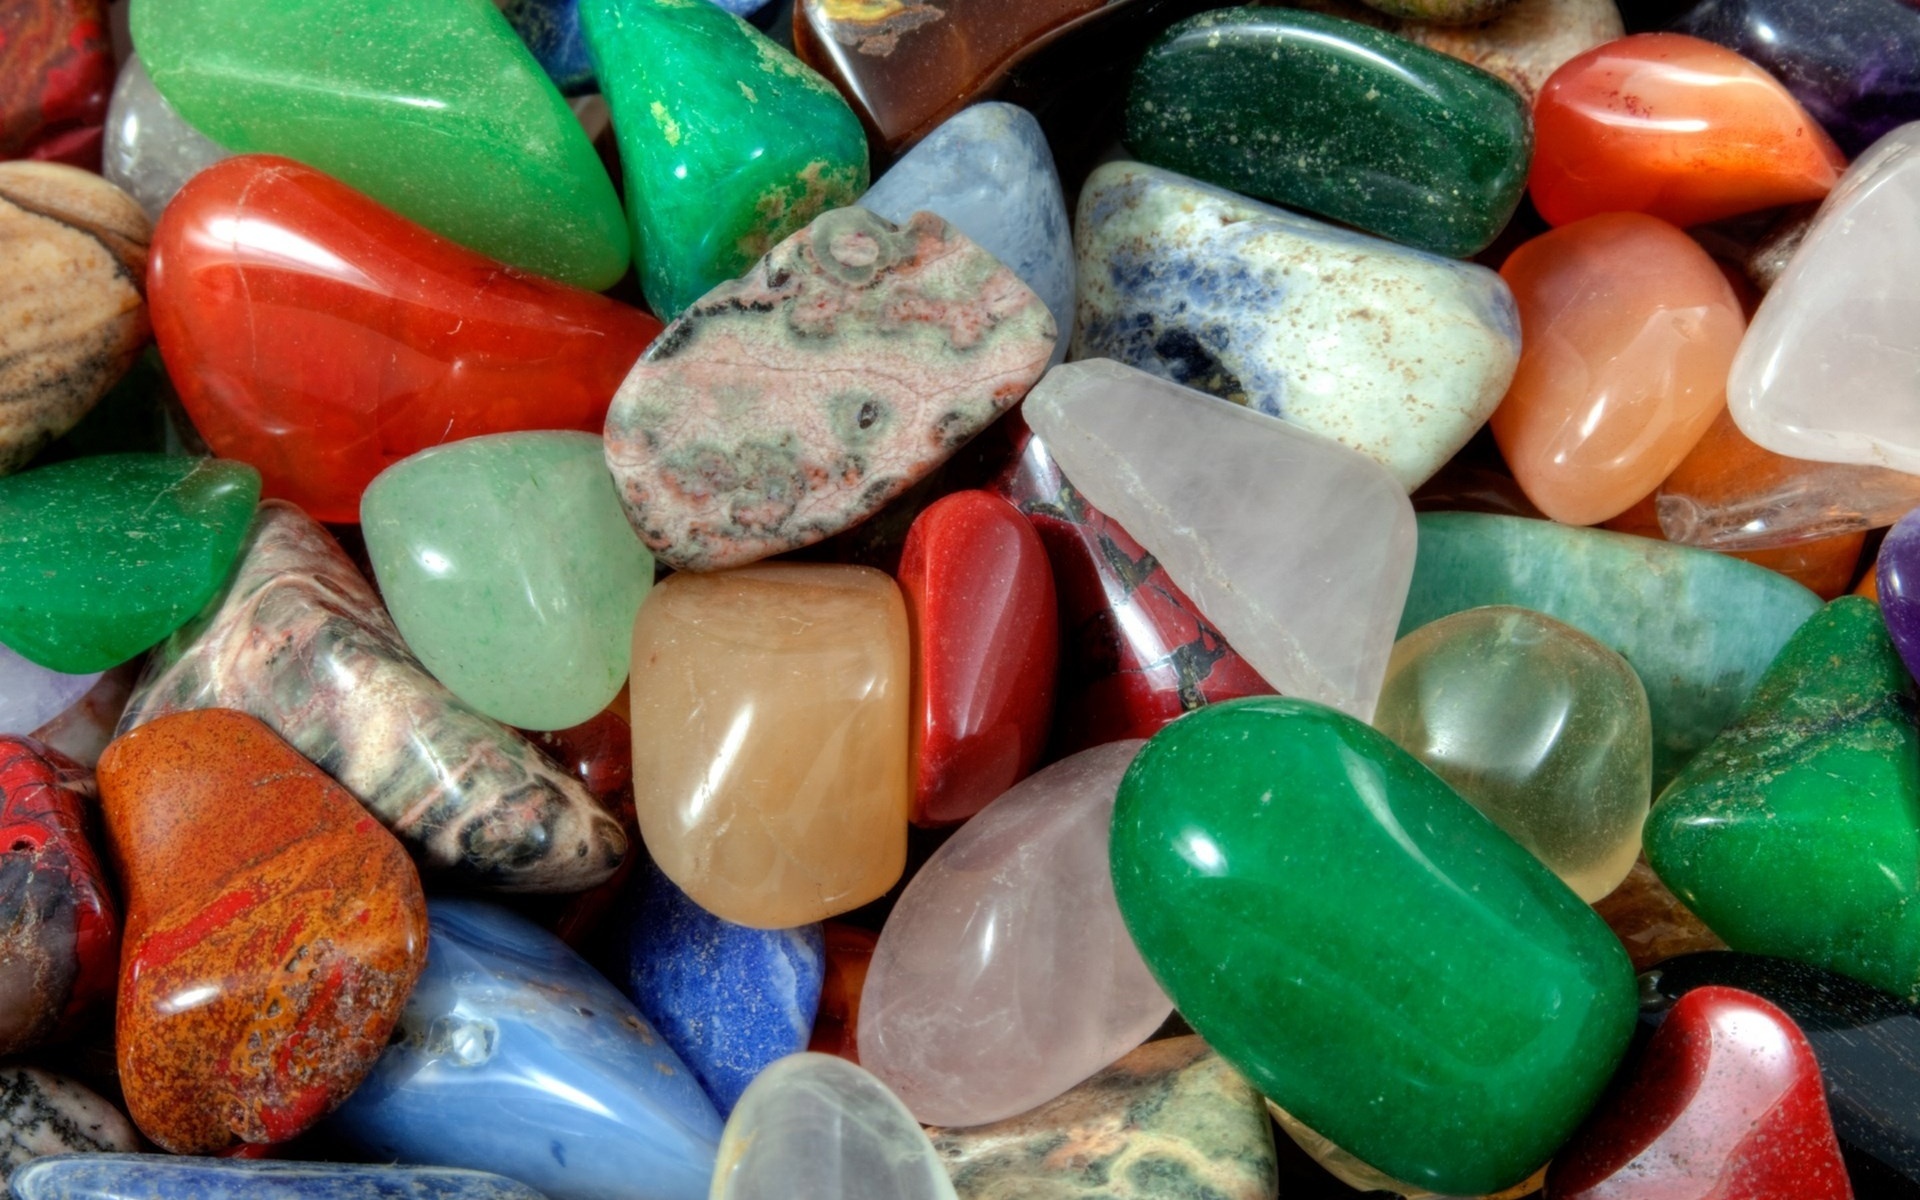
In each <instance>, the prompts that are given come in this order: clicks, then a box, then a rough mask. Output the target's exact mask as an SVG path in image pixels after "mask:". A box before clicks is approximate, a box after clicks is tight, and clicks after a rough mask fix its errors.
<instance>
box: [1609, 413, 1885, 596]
mask: <svg viewBox="0 0 1920 1200" xmlns="http://www.w3.org/2000/svg"><path fill="white" fill-rule="evenodd" d="M1696 448H1697V447H1696ZM1658 500H1659V493H1658V492H1650V493H1648V494H1647V495H1645V496H1643V497H1641V499H1640V502H1639V503H1638V504H1636V505H1634V506H1633V507H1632V508H1629V509H1628V510H1627V511H1626V512H1623V513H1621V514H1620V515H1619V516H1617V517H1615V518H1613V519H1612V520H1610V521H1607V522H1606V523H1605V525H1604V526H1603V528H1606V529H1611V530H1613V531H1615V532H1617V533H1631V534H1633V535H1634V536H1636V537H1643V538H1653V539H1655V540H1657V541H1666V540H1669V539H1668V538H1667V536H1666V533H1665V531H1664V530H1662V529H1661V528H1660V509H1659V504H1658ZM1866 540H1867V535H1866V532H1865V531H1864V530H1860V531H1856V532H1854V533H1838V534H1834V535H1833V536H1831V537H1823V538H1815V539H1814V540H1812V541H1809V542H1793V543H1791V544H1789V545H1785V546H1773V547H1770V548H1768V549H1765V550H1730V551H1722V553H1724V554H1725V555H1726V556H1727V557H1729V558H1737V559H1739V560H1740V561H1741V562H1747V563H1752V564H1753V565H1754V566H1756V567H1765V568H1766V569H1767V570H1769V571H1773V572H1775V573H1777V574H1780V575H1784V576H1786V577H1787V578H1788V579H1791V580H1793V581H1794V582H1795V583H1797V584H1799V585H1800V586H1802V587H1804V588H1806V589H1807V590H1808V591H1810V592H1812V593H1813V594H1814V595H1815V596H1817V597H1819V598H1820V599H1822V600H1831V599H1833V598H1834V597H1836V596H1840V595H1843V594H1845V593H1846V591H1847V590H1848V589H1849V588H1850V587H1851V586H1852V584H1853V573H1854V568H1855V567H1856V566H1858V565H1859V562H1860V551H1861V549H1862V548H1863V547H1864V546H1865V545H1866Z"/></svg>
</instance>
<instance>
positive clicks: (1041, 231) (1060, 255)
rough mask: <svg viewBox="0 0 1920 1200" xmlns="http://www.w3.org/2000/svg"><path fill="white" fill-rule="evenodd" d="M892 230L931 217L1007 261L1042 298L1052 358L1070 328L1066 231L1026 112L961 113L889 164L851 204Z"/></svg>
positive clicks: (1061, 201)
mask: <svg viewBox="0 0 1920 1200" xmlns="http://www.w3.org/2000/svg"><path fill="white" fill-rule="evenodd" d="M857 203H858V204H859V205H860V207H861V208H864V209H867V210H868V211H870V212H874V213H878V214H879V215H880V216H882V217H885V218H886V219H887V220H889V221H892V222H893V223H894V224H895V225H905V224H906V223H907V222H908V221H909V220H911V219H912V218H913V214H914V213H917V212H930V213H933V214H934V215H935V216H938V217H940V218H941V219H942V220H944V221H946V222H947V223H949V224H951V225H952V226H953V227H954V228H955V229H958V230H959V231H960V232H961V233H964V234H966V235H967V237H968V238H970V239H972V240H973V242H974V244H975V245H977V246H979V247H980V248H981V249H982V250H985V251H986V252H987V253H989V254H991V255H993V256H994V257H995V258H997V259H999V260H1000V261H1001V262H1003V263H1005V264H1006V265H1007V266H1008V267H1009V268H1010V269H1011V270H1012V271H1013V273H1014V274H1015V275H1018V276H1019V277H1020V280H1021V282H1022V283H1025V284H1026V285H1027V286H1028V287H1030V288H1032V289H1033V290H1034V292H1035V293H1036V294H1038V295H1039V297H1040V298H1041V299H1042V300H1044V301H1046V304H1047V311H1049V312H1051V313H1052V314H1053V321H1054V324H1055V325H1056V326H1058V327H1059V329H1060V340H1059V341H1058V343H1056V344H1055V346H1054V350H1053V358H1054V361H1055V362H1058V361H1060V360H1061V359H1062V358H1065V357H1066V353H1067V331H1068V330H1070V329H1072V328H1073V280H1074V262H1073V234H1072V233H1071V232H1070V231H1069V230H1068V228H1067V202H1066V198H1065V197H1064V196H1062V195H1061V193H1060V175H1059V172H1058V171H1056V170H1055V169H1054V165H1053V151H1052V150H1051V149H1049V148H1048V146H1047V138H1046V135H1045V134H1044V133H1042V132H1041V129H1040V123H1039V122H1038V121H1036V120H1034V118H1033V114H1032V113H1030V112H1028V111H1027V110H1026V109H1024V108H1021V107H1019V106H1018V105H1015V104H1003V103H1000V102H998V101H990V102H988V103H985V104H975V105H973V106H972V107H970V108H964V109H961V110H960V111H959V112H957V113H955V114H954V115H953V116H951V117H948V118H947V119H946V120H945V121H942V122H941V123H940V125H939V126H938V127H937V128H935V129H934V131H933V132H932V133H930V134H928V135H927V136H926V139H925V140H923V141H922V142H921V143H920V144H919V145H917V146H915V147H914V148H913V149H911V150H909V151H907V152H906V154H904V155H903V156H901V158H900V161H899V162H896V163H894V164H893V166H891V167H889V168H887V173H886V174H884V175H882V176H881V177H880V178H879V179H877V180H875V181H874V184H873V186H872V187H870V188H868V189H867V192H866V194H865V195H863V196H861V197H860V199H859V200H858V201H857Z"/></svg>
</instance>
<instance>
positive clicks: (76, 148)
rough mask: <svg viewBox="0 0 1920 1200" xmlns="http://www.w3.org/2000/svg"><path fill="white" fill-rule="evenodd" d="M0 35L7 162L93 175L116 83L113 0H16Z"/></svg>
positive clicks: (1, 136)
mask: <svg viewBox="0 0 1920 1200" xmlns="http://www.w3.org/2000/svg"><path fill="white" fill-rule="evenodd" d="M4 13H5V34H6V36H5V37H0V159H7V158H28V159H40V160H43V161H47V162H61V163H68V164H70V165H72V166H76V167H84V168H86V169H87V170H90V171H91V170H94V169H95V168H96V167H98V165H99V163H100V119H101V115H102V114H103V113H104V112H106V107H107V89H108V88H110V87H112V86H113V46H112V43H111V42H110V41H109V39H108V37H107V0H9V2H8V4H7V6H6V8H5V10H4Z"/></svg>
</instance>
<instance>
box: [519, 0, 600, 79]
mask: <svg viewBox="0 0 1920 1200" xmlns="http://www.w3.org/2000/svg"><path fill="white" fill-rule="evenodd" d="M500 12H501V15H502V16H504V17H506V18H507V24H509V25H511V26H513V31H514V32H515V33H517V34H519V35H520V40H521V41H523V42H525V43H526V44H527V49H528V50H531V51H532V52H533V57H534V60H535V61H537V62H538V63H539V64H540V69H541V70H543V71H545V72H546V73H547V78H549V79H551V80H553V85H554V86H555V87H557V88H559V89H560V93H561V95H564V96H580V95H584V94H586V93H588V92H592V91H595V90H596V89H597V88H598V86H599V84H598V81H597V80H596V79H595V78H594V76H593V56H592V55H591V54H589V53H588V52H587V35H586V33H585V31H583V30H582V29H581V28H580V0H505V3H503V4H501V5H500Z"/></svg>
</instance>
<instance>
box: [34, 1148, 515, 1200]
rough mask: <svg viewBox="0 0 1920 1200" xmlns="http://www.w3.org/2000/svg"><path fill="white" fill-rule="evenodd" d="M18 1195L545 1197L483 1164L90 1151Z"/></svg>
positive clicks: (131, 1199) (39, 1167) (384, 1199)
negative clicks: (474, 1167) (476, 1167)
mask: <svg viewBox="0 0 1920 1200" xmlns="http://www.w3.org/2000/svg"><path fill="white" fill-rule="evenodd" d="M13 1194H14V1196H15V1200H152V1198H154V1197H160V1196H181V1197H184V1196H191V1197H193V1198H194V1200H542V1198H541V1196H540V1193H538V1192H536V1191H534V1190H533V1189H532V1188H530V1187H528V1186H526V1185H525V1184H523V1183H515V1182H514V1181H513V1180H511V1179H503V1178H502V1177H500V1176H498V1175H489V1174H486V1173H484V1172H481V1171H457V1170H448V1169H446V1168H443V1167H399V1166H360V1165H358V1164H354V1163H310V1162H287V1161H272V1160H269V1161H247V1160H243V1159H225V1158H168V1157H164V1156H161V1155H154V1154H82V1155H74V1156H71V1157H67V1158H60V1159H55V1160H52V1161H49V1162H40V1163H37V1164H35V1165H34V1166H32V1167H30V1168H28V1169H27V1170H23V1171H18V1172H16V1173H15V1174H14V1178H13Z"/></svg>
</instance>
